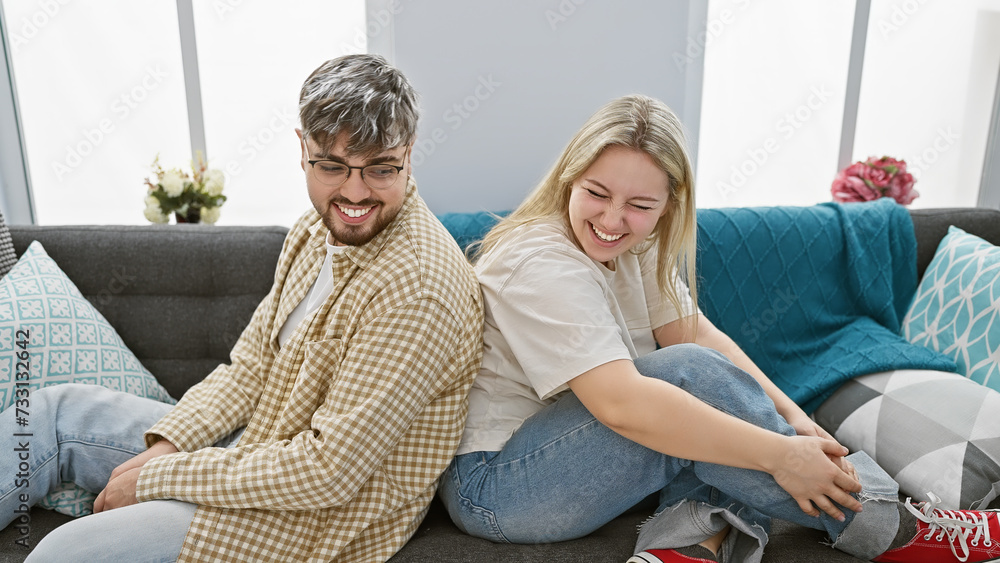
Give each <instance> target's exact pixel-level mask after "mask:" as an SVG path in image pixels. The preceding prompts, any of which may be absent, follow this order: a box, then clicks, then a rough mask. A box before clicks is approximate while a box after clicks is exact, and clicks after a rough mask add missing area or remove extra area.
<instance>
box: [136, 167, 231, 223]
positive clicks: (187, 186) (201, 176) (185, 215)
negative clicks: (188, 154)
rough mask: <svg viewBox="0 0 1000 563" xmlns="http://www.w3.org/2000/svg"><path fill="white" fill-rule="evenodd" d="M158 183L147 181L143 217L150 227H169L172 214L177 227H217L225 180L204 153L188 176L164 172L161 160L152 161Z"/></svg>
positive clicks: (223, 175)
mask: <svg viewBox="0 0 1000 563" xmlns="http://www.w3.org/2000/svg"><path fill="white" fill-rule="evenodd" d="M152 169H153V173H154V174H155V175H156V181H155V182H152V181H150V179H149V178H146V188H147V189H146V199H145V203H146V209H145V210H144V211H143V214H144V215H145V216H146V219H147V220H149V222H151V223H167V222H169V221H170V214H171V213H173V214H174V217H175V218H176V219H177V222H178V223H198V222H202V223H210V224H211V223H215V222H216V221H218V220H219V215H220V214H221V210H220V209H219V208H220V207H222V204H223V203H225V201H226V196H224V195H222V191H223V189H224V187H225V184H226V176H225V174H223V173H222V171H221V170H217V169H214V168H213V169H209V168H208V163H206V162H205V159H204V158H203V157H202V155H201V153H200V152H199V153H198V154H197V158H196V159H195V160H194V161H192V162H191V171H192V174H191V175H190V176H189V175H188V174H187V172H184V171H182V170H180V169H177V168H172V169H170V170H164V169H163V167H161V166H160V156H159V155H157V156H156V159H154V160H153V165H152Z"/></svg>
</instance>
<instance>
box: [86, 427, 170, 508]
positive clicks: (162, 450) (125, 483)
mask: <svg viewBox="0 0 1000 563" xmlns="http://www.w3.org/2000/svg"><path fill="white" fill-rule="evenodd" d="M178 451H179V450H178V449H177V447H176V446H174V445H173V444H171V443H170V442H168V441H167V440H160V441H159V442H157V443H155V444H153V445H152V447H150V448H149V449H148V450H146V451H144V452H142V453H141V454H139V455H137V456H135V457H133V458H132V459H130V460H128V461H126V462H125V463H123V464H121V465H119V466H118V467H116V468H115V469H114V471H112V472H111V478H110V479H108V484H107V485H106V486H105V487H104V490H103V491H101V494H99V495H97V500H95V501H94V512H95V513H97V512H102V511H104V510H111V509H112V508H119V507H122V506H128V505H130V504H135V503H136V502H137V501H136V500H135V485H136V483H138V482H139V472H140V471H141V470H142V466H143V465H145V464H146V462H147V461H149V460H151V459H153V458H154V457H159V456H161V455H166V454H172V453H176V452H178Z"/></svg>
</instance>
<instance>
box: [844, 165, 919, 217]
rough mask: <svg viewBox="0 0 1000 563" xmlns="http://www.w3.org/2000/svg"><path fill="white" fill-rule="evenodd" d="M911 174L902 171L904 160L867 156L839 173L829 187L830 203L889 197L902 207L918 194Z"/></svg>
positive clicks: (904, 166) (904, 169) (903, 169)
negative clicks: (862, 160) (831, 197)
mask: <svg viewBox="0 0 1000 563" xmlns="http://www.w3.org/2000/svg"><path fill="white" fill-rule="evenodd" d="M914 182H915V180H914V178H913V175H911V174H910V173H908V172H907V171H906V161H905V160H897V159H895V158H892V157H889V156H883V157H881V158H876V157H874V156H872V157H869V158H868V159H867V160H865V161H864V162H861V161H858V162H855V163H854V164H851V165H850V166H848V167H846V168H844V169H843V170H841V171H840V172H839V173H838V174H837V177H836V178H834V180H833V184H832V185H831V186H830V193H831V194H832V195H833V200H834V201H840V202H857V201H872V200H875V199H879V198H881V197H891V198H892V199H894V200H896V201H897V202H898V203H900V204H902V205H907V204H909V203H911V202H913V200H914V199H916V198H917V196H918V195H920V194H919V193H918V192H917V191H916V190H914V189H913V183H914Z"/></svg>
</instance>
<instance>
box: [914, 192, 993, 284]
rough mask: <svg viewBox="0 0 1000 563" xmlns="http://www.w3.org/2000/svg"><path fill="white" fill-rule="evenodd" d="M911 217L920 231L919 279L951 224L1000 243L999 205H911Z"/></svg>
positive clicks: (916, 229) (918, 250) (916, 228)
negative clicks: (912, 207)
mask: <svg viewBox="0 0 1000 563" xmlns="http://www.w3.org/2000/svg"><path fill="white" fill-rule="evenodd" d="M910 217H911V218H913V230H914V232H915V233H916V235H917V279H920V278H921V277H922V276H923V275H924V270H926V269H927V265H928V264H930V263H931V259H932V258H934V252H935V251H936V250H937V247H938V244H939V243H940V242H941V239H943V238H944V236H945V235H946V234H948V227H949V226H950V225H954V226H956V227H958V228H959V229H962V230H963V231H965V232H967V233H970V234H973V235H976V236H977V237H980V238H982V239H985V240H986V241H987V242H989V243H991V244H995V245H1000V210H997V209H984V208H969V207H967V208H954V209H943V208H941V209H911V210H910Z"/></svg>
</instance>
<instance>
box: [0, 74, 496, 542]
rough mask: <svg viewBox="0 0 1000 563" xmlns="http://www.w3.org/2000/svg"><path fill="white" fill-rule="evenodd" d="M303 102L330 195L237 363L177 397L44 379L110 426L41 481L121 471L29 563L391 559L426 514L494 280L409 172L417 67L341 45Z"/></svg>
mask: <svg viewBox="0 0 1000 563" xmlns="http://www.w3.org/2000/svg"><path fill="white" fill-rule="evenodd" d="M299 115H300V120H301V125H302V128H301V129H300V130H297V132H298V135H299V140H300V144H301V149H302V162H301V165H302V168H303V171H304V172H305V176H306V186H307V189H308V192H309V198H310V200H311V201H312V204H313V206H314V208H315V209H314V210H310V211H309V212H307V213H306V214H305V215H303V216H302V217H301V218H300V219H299V221H298V222H297V223H296V224H295V226H293V227H292V229H291V231H290V232H289V234H288V236H287V238H286V239H285V244H284V248H283V249H282V253H281V257H280V258H279V260H278V266H277V271H276V273H275V281H274V285H273V287H272V288H271V291H270V293H269V294H268V296H267V297H266V298H265V299H264V301H263V302H261V304H260V306H258V308H257V310H256V312H255V313H254V316H253V318H252V320H251V321H250V324H249V326H248V327H247V328H246V330H245V331H244V333H243V334H242V335H241V337H240V339H239V341H238V342H237V343H236V346H235V347H234V348H233V351H232V353H231V354H230V359H231V364H229V365H221V366H219V367H218V368H216V369H215V371H213V372H212V373H211V374H209V375H208V376H207V377H206V378H205V379H204V380H203V381H202V382H201V383H199V384H198V385H196V386H194V387H192V388H191V389H190V390H189V391H188V392H187V393H186V394H185V395H184V397H183V398H182V399H181V400H180V402H178V404H177V405H176V406H174V407H170V406H169V405H161V404H159V403H156V402H155V401H149V400H146V399H140V398H136V397H132V396H130V395H125V394H121V393H114V392H111V391H108V390H105V389H102V388H99V387H95V386H74V385H62V386H56V387H52V388H49V389H45V390H41V391H38V392H36V393H35V394H33V400H32V405H33V409H34V412H33V420H34V419H37V418H38V416H39V414H42V413H44V414H42V418H43V420H52V421H53V422H54V424H53V426H54V427H55V428H56V429H59V430H61V431H63V432H65V431H66V429H67V428H70V429H74V430H75V429H79V430H80V434H87V433H89V434H95V435H96V434H99V433H101V432H104V433H105V434H107V433H111V436H107V435H100V436H95V437H93V438H82V439H78V440H77V441H80V442H83V445H79V444H70V443H66V441H65V440H62V443H60V445H59V448H60V450H59V454H58V456H57V458H58V462H59V463H58V464H56V463H46V462H45V460H35V461H34V462H33V464H32V466H33V467H36V466H39V465H41V466H44V467H42V468H40V469H36V470H35V471H36V472H37V474H36V475H33V477H32V479H33V480H37V481H51V482H52V483H53V484H55V483H57V482H58V480H59V479H58V478H55V477H53V476H52V474H51V473H52V472H53V471H56V472H57V471H58V470H59V469H60V468H61V469H62V471H63V474H64V475H66V474H70V475H75V476H76V480H77V482H78V483H79V484H81V485H82V486H84V487H85V488H88V486H89V488H91V489H92V490H101V487H102V485H101V483H103V482H104V481H106V482H107V485H106V486H104V487H103V490H101V492H100V494H99V495H98V497H97V500H96V502H95V504H94V511H95V514H94V515H92V516H87V517H84V518H81V519H79V520H76V521H74V522H70V523H68V524H66V525H65V526H62V527H60V528H58V529H56V530H55V531H53V532H52V533H51V534H49V536H47V537H46V538H44V539H43V540H42V542H40V543H39V545H38V546H37V547H36V549H35V551H34V552H33V553H32V554H31V556H29V561H30V560H32V559H33V558H34V559H36V560H52V559H54V560H63V561H66V560H73V561H96V560H100V561H112V560H114V561H116V560H127V561H135V560H139V555H141V556H142V557H144V558H146V557H148V559H149V560H157V561H158V560H172V559H173V558H174V557H177V558H178V560H181V561H199V562H201V561H250V560H260V561H345V562H346V561H359V562H369V561H384V560H386V559H388V558H389V557H391V556H392V554H393V553H395V552H396V551H397V550H398V549H399V548H400V547H401V546H402V545H403V544H404V543H405V542H406V541H407V539H408V538H409V537H410V536H411V535H412V534H413V532H414V531H415V530H416V528H417V526H418V525H419V523H420V520H421V519H422V518H423V516H424V514H425V513H426V510H427V507H428V505H429V503H430V501H431V499H432V497H433V495H434V491H435V486H436V482H437V478H438V476H439V475H440V473H441V472H442V471H443V470H444V469H445V467H446V466H447V465H448V463H449V461H450V459H451V456H452V454H453V453H454V450H455V448H456V446H457V444H458V440H459V438H460V436H461V431H462V426H463V423H464V419H465V412H466V410H465V409H466V402H465V401H466V393H467V391H468V388H469V386H470V385H471V383H472V379H473V377H474V375H475V373H476V372H477V371H478V366H479V362H480V360H481V355H482V351H481V349H482V314H483V313H482V303H481V299H480V292H479V286H478V283H477V282H476V279H475V276H474V274H473V273H472V271H471V268H470V266H469V265H468V263H467V261H466V260H465V258H464V257H463V255H462V253H461V252H460V250H459V249H458V247H457V245H456V244H455V243H454V241H453V240H452V239H451V238H450V236H449V235H448V233H447V231H446V230H445V229H444V228H443V227H442V226H441V224H440V223H439V222H437V220H436V219H435V218H434V216H433V215H432V214H431V212H430V211H429V210H428V209H427V207H426V205H425V204H424V202H423V200H421V198H420V197H419V196H418V195H417V192H416V185H415V183H414V182H413V181H412V179H411V178H410V151H411V148H412V146H413V141H414V138H415V135H416V121H417V109H416V96H415V93H414V91H413V89H412V88H411V86H410V85H409V83H408V82H407V80H406V79H405V77H403V75H402V74H401V73H400V72H399V71H398V70H396V69H395V68H393V67H391V66H389V65H388V64H387V63H386V62H385V60H384V59H382V58H381V57H378V56H372V55H356V56H347V57H341V58H339V59H335V60H332V61H328V62H326V63H324V64H323V65H322V66H320V67H319V68H318V69H317V70H316V71H315V72H313V74H312V75H311V76H310V77H309V78H308V79H307V80H306V82H305V84H304V85H303V87H302V91H301V95H300V104H299ZM40 411H41V413H40ZM5 418H10V416H8V417H5ZM5 423H7V424H13V421H12V420H11V421H6V422H5ZM154 423H155V424H154ZM244 427H245V429H243V428H244ZM147 429H148V430H147ZM241 429H243V430H241ZM59 430H52V431H51V432H50V433H51V434H52V438H50V441H51V442H52V444H53V446H54V444H55V443H56V442H57V439H56V438H55V433H56V431H59ZM143 430H146V431H145V433H144V442H145V443H143V432H142V431H143ZM34 432H35V438H34V439H35V442H34V443H33V448H32V452H35V451H39V452H41V451H44V450H46V449H47V446H43V445H36V444H38V443H39V440H44V439H45V438H39V436H40V435H41V434H44V433H45V432H44V431H41V430H35V431H34ZM9 434H10V433H8V435H9ZM78 436H79V435H78ZM213 444H215V445H216V446H222V447H210V446H212V445H213ZM145 446H148V449H145V450H144V448H145ZM143 450H144V451H143ZM135 452H141V453H138V455H134V457H131V456H132V454H133V453H135ZM111 460H116V461H114V462H112V461H111ZM8 463H9V462H8ZM56 465H59V467H55V468H54V469H52V468H48V469H46V467H48V466H56ZM116 466H117V467H116ZM112 468H114V470H113V471H112V470H111V469H112ZM46 471H47V472H48V473H46ZM109 473H110V479H109V475H108V474H109ZM95 484H96V485H95ZM43 494H44V493H43ZM41 496H42V494H33V495H32V497H31V498H41ZM166 499H172V500H166ZM3 502H6V500H4V501H3ZM11 513H12V510H6V509H5V510H4V512H3V514H11ZM144 560H145V559H144Z"/></svg>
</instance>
